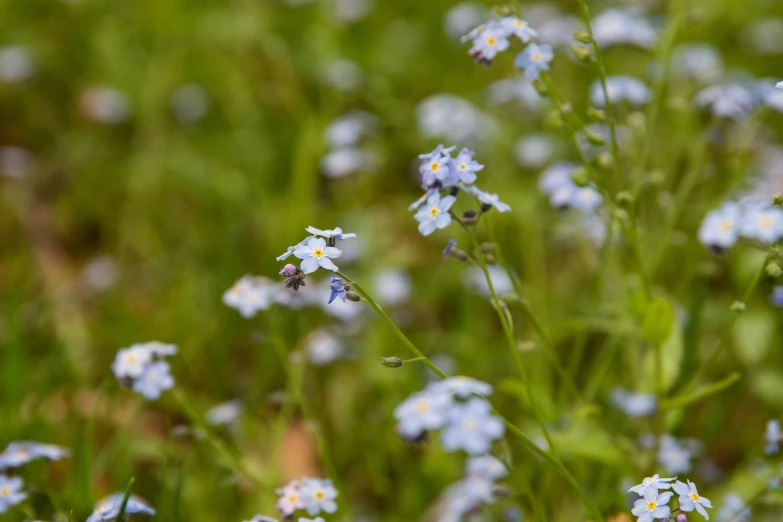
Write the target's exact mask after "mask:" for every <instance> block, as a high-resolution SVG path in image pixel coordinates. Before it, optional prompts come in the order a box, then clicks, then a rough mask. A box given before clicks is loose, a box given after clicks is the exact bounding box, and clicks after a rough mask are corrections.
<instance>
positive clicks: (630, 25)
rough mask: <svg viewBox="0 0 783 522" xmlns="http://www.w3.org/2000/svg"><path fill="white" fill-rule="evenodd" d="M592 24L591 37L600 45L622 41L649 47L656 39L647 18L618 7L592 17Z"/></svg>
mask: <svg viewBox="0 0 783 522" xmlns="http://www.w3.org/2000/svg"><path fill="white" fill-rule="evenodd" d="M592 25H593V38H594V39H595V41H596V43H597V44H598V45H599V46H600V47H609V46H612V45H616V44H621V43H624V44H630V45H636V46H639V47H642V48H645V49H651V48H653V47H654V46H655V42H656V40H657V39H658V35H657V34H656V32H655V29H654V28H653V26H652V24H651V23H650V22H649V21H648V20H647V19H645V18H644V17H642V16H639V15H636V14H634V13H630V12H626V11H621V10H619V9H608V10H606V11H604V12H602V13H601V14H599V15H598V16H596V17H595V18H594V19H593V24H592Z"/></svg>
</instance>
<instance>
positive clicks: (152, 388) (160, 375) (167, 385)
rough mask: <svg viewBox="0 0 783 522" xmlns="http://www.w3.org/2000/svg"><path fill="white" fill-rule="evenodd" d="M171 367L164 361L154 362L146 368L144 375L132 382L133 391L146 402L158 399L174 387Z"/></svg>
mask: <svg viewBox="0 0 783 522" xmlns="http://www.w3.org/2000/svg"><path fill="white" fill-rule="evenodd" d="M170 372H171V366H169V363H167V362H166V361H158V362H154V363H152V364H150V365H148V366H147V367H146V369H145V370H144V373H142V374H141V376H139V378H138V379H136V380H135V381H133V391H135V392H138V393H140V394H142V395H143V396H144V397H146V398H147V399H148V400H151V401H154V400H157V399H159V398H160V395H161V393H163V392H164V391H166V390H170V389H172V388H173V387H174V377H172V376H171V373H170Z"/></svg>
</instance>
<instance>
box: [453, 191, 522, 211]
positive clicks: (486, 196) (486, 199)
mask: <svg viewBox="0 0 783 522" xmlns="http://www.w3.org/2000/svg"><path fill="white" fill-rule="evenodd" d="M461 188H462V190H464V191H465V192H467V193H469V194H473V195H474V196H476V198H478V200H479V201H480V202H481V203H483V204H485V205H490V206H491V207H493V208H495V209H496V210H497V211H498V212H511V206H510V205H507V204H506V203H503V202H502V201H500V197H499V196H498V195H497V194H490V193H489V192H484V191H483V190H481V189H479V188H478V187H477V186H475V185H470V186H468V187H461Z"/></svg>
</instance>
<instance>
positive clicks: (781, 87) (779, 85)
mask: <svg viewBox="0 0 783 522" xmlns="http://www.w3.org/2000/svg"><path fill="white" fill-rule="evenodd" d="M775 88H776V89H780V90H781V91H783V82H778V83H776V84H775Z"/></svg>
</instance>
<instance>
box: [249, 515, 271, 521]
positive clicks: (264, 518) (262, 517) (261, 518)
mask: <svg viewBox="0 0 783 522" xmlns="http://www.w3.org/2000/svg"><path fill="white" fill-rule="evenodd" d="M244 522H277V519H276V518H272V517H267V516H264V515H256V516H254V517H253V518H251V519H250V520H245V521H244Z"/></svg>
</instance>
